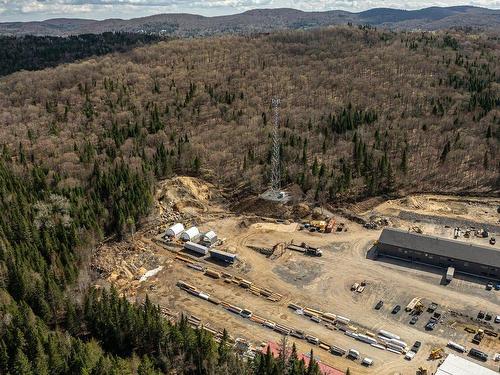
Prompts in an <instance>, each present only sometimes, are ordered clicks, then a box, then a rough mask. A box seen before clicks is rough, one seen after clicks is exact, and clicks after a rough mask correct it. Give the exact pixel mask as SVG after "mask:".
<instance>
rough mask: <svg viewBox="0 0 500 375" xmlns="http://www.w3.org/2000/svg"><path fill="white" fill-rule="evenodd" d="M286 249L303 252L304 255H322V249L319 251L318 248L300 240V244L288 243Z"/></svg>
mask: <svg viewBox="0 0 500 375" xmlns="http://www.w3.org/2000/svg"><path fill="white" fill-rule="evenodd" d="M288 249H290V250H294V251H298V252H300V253H304V254H306V255H312V256H317V257H320V256H322V255H323V251H321V250H320V249H318V248H316V247H312V246H309V245H307V244H306V243H305V242H302V244H300V246H298V245H293V244H290V245H288Z"/></svg>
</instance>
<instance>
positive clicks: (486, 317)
mask: <svg viewBox="0 0 500 375" xmlns="http://www.w3.org/2000/svg"><path fill="white" fill-rule="evenodd" d="M492 318H493V317H492V316H491V314H490V313H486V314H485V315H484V320H486V321H488V322H489V321H490V320H491V319H492Z"/></svg>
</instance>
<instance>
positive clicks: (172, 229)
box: [165, 223, 184, 238]
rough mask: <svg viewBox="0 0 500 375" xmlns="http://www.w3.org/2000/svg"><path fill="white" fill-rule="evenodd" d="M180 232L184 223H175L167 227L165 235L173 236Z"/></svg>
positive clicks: (182, 230)
mask: <svg viewBox="0 0 500 375" xmlns="http://www.w3.org/2000/svg"><path fill="white" fill-rule="evenodd" d="M182 232H184V225H182V223H175V224H174V225H172V226H171V227H170V228H168V229H167V231H166V232H165V236H167V237H172V238H175V237H177V236H178V235H179V234H181V233H182Z"/></svg>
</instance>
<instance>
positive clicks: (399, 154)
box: [0, 27, 500, 201]
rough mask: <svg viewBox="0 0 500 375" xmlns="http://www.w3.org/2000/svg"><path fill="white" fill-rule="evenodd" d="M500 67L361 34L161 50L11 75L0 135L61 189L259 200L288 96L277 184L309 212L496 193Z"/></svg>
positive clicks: (322, 33) (450, 39)
mask: <svg viewBox="0 0 500 375" xmlns="http://www.w3.org/2000/svg"><path fill="white" fill-rule="evenodd" d="M499 57H500V56H499V48H498V37H497V36H492V35H488V34H479V35H469V34H463V33H458V32H457V33H453V34H452V33H444V32H442V33H439V34H407V33H394V32H380V31H374V30H370V29H362V28H358V27H338V28H334V29H328V30H317V31H308V32H282V33H277V34H272V35H269V36H259V37H253V38H245V37H223V38H211V39H199V40H196V39H195V40H177V41H171V42H161V43H159V44H157V45H153V46H149V47H144V48H139V49H135V50H133V51H132V52H130V53H125V54H117V55H111V56H107V57H103V58H98V59H93V60H89V61H86V62H82V63H79V64H72V65H67V66H61V67H58V68H55V69H48V70H45V71H41V72H33V73H17V74H13V75H11V76H8V77H6V78H4V79H2V80H1V81H0V108H2V116H1V117H0V131H1V134H0V135H1V139H2V140H3V142H2V144H3V147H4V150H6V151H4V154H8V155H10V157H11V158H12V160H15V161H16V163H20V162H22V163H23V164H24V165H28V166H29V165H32V164H34V165H41V166H43V167H44V168H48V169H49V170H53V169H55V170H57V171H58V173H59V175H60V176H59V178H58V180H57V183H58V184H59V185H60V186H71V187H75V186H83V187H84V186H86V179H87V178H88V176H89V175H90V174H91V173H92V170H93V168H94V165H95V164H96V163H97V164H99V165H101V166H106V165H108V164H113V163H116V162H118V161H125V162H126V163H127V164H128V165H129V166H130V167H131V168H133V169H137V170H141V165H143V164H144V163H147V164H148V165H150V164H151V166H149V167H148V168H147V170H151V171H152V172H154V173H155V174H156V175H157V176H160V177H161V176H165V175H169V174H171V173H172V172H184V173H186V172H187V173H194V174H201V175H203V176H204V177H205V178H207V179H209V180H212V181H213V182H216V183H217V184H220V185H224V186H236V185H239V186H240V188H241V187H242V186H245V187H244V189H249V190H248V191H253V192H254V193H260V192H261V191H262V189H264V188H265V186H266V184H267V183H268V176H269V155H270V154H269V152H270V147H271V139H270V133H271V120H270V119H271V111H270V101H271V97H273V96H275V95H278V96H280V97H281V99H282V102H283V104H282V108H281V119H282V122H281V136H282V145H281V153H282V174H283V181H284V183H285V184H297V185H298V186H300V189H301V190H302V192H303V193H304V194H306V195H307V196H308V197H309V198H310V199H311V200H320V201H323V200H330V201H337V200H339V199H342V198H344V197H354V198H355V197H363V196H371V195H376V194H381V193H387V192H400V191H429V192H453V193H470V192H474V193H478V194H493V193H494V192H498V188H499V184H498V182H499V170H498V166H499V161H500V155H499V153H498V146H499V137H500V130H499V123H500V115H499V104H500V86H499V79H500V78H499V77H500V72H499V69H500V65H499V63H498V62H499V61H500V58H499ZM47 150H50V152H47ZM142 168H143V167H142Z"/></svg>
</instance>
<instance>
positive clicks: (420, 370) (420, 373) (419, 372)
mask: <svg viewBox="0 0 500 375" xmlns="http://www.w3.org/2000/svg"><path fill="white" fill-rule="evenodd" d="M427 374H428V372H427V369H426V368H425V367H422V366H420V367H419V368H418V370H417V375H427Z"/></svg>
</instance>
